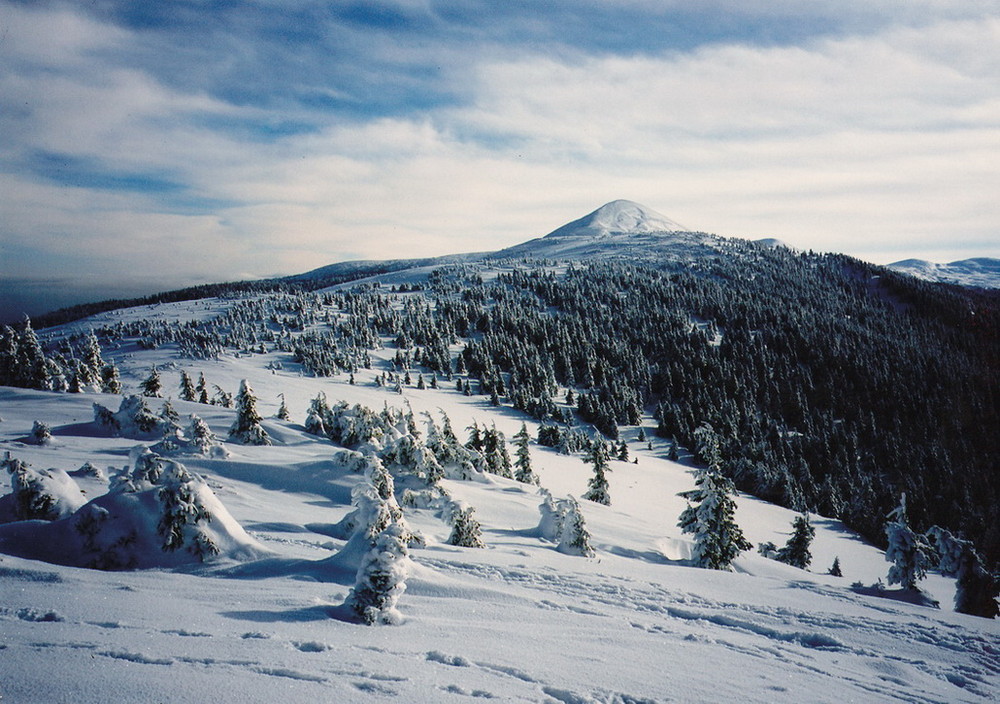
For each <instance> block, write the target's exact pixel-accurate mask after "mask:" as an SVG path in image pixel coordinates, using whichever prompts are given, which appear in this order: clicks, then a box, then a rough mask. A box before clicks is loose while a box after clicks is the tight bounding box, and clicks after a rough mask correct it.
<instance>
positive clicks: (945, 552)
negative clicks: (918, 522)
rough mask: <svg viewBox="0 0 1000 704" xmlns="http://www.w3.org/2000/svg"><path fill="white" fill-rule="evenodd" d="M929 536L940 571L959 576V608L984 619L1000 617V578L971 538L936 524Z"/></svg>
mask: <svg viewBox="0 0 1000 704" xmlns="http://www.w3.org/2000/svg"><path fill="white" fill-rule="evenodd" d="M927 538H928V539H929V540H930V542H931V544H932V545H933V546H934V549H935V550H936V551H937V554H938V558H939V559H938V570H939V571H940V572H941V574H943V575H944V576H946V577H954V578H955V587H956V588H955V611H958V612H960V613H963V614H972V615H973V616H982V617H984V618H996V617H997V616H1000V605H998V604H997V596H998V595H1000V579H998V578H997V577H996V576H994V575H991V574H990V573H989V571H988V570H987V569H986V567H985V566H984V565H983V561H982V558H980V557H979V553H978V552H976V549H975V548H974V547H973V545H972V543H971V542H970V541H968V540H962V539H961V538H957V537H955V536H954V535H952V534H951V531H949V530H946V529H944V528H940V527H938V526H932V527H931V528H930V529H929V530H928V531H927Z"/></svg>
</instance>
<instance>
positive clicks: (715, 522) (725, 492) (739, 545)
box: [677, 467, 753, 570]
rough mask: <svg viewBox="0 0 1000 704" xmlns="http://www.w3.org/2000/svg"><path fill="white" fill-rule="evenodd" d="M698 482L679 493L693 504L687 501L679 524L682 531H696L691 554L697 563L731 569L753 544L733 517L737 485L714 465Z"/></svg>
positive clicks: (705, 471) (705, 470)
mask: <svg viewBox="0 0 1000 704" xmlns="http://www.w3.org/2000/svg"><path fill="white" fill-rule="evenodd" d="M695 486H696V487H697V488H695V489H691V490H690V491H684V492H681V494H680V496H683V497H684V498H685V499H687V500H688V501H689V502H693V503H694V505H692V504H691V503H689V504H688V506H687V508H685V509H684V511H683V512H682V513H681V515H680V519H679V521H678V523H677V525H678V526H679V527H680V529H681V531H682V532H684V533H690V534H692V535H694V550H693V551H692V558H693V560H694V562H695V564H696V565H698V566H699V567H706V568H708V569H713V570H728V569H730V565H731V564H732V561H733V560H735V559H736V558H737V557H738V556H739V554H740V553H741V552H742V551H744V550H749V549H750V548H751V547H753V546H752V545H751V544H750V543H749V541H747V539H746V538H744V537H743V531H742V530H740V527H739V526H738V525H736V521H735V520H734V517H735V513H736V502H735V501H733V493H734V491H735V487H734V486H733V482H732V480H730V479H729V478H728V477H724V476H722V474H720V473H719V472H718V471H717V470H716V469H715V468H714V467H709V468H708V469H704V470H702V471H700V472H699V473H698V478H697V480H696V481H695Z"/></svg>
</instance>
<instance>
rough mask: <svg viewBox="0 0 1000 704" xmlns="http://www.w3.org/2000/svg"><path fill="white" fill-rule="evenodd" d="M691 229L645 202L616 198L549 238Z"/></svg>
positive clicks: (553, 233) (686, 230)
mask: <svg viewBox="0 0 1000 704" xmlns="http://www.w3.org/2000/svg"><path fill="white" fill-rule="evenodd" d="M688 231H689V230H688V228H686V227H684V226H683V225H681V224H680V223H677V222H674V221H673V220H671V219H670V218H668V217H666V216H665V215H660V214H659V213H658V212H656V211H655V210H653V209H651V208H647V207H646V206H645V205H641V204H639V203H635V202H633V201H630V200H613V201H611V202H610V203H605V204H604V205H602V206H601V207H600V208H598V209H597V210H595V211H594V212H592V213H588V214H587V215H584V216H583V217H582V218H580V219H579V220H574V221H573V222H570V223H567V224H565V225H563V226H562V227H560V228H558V229H556V230H553V231H552V232H550V233H549V234H548V235H546V237H584V236H591V237H593V236H597V237H601V236H606V235H612V234H631V235H635V234H644V233H650V232H688Z"/></svg>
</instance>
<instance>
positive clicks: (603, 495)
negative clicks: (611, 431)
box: [583, 439, 611, 506]
mask: <svg viewBox="0 0 1000 704" xmlns="http://www.w3.org/2000/svg"><path fill="white" fill-rule="evenodd" d="M585 461H588V462H590V463H591V464H592V465H593V466H594V476H592V477H591V478H590V481H589V482H588V483H587V493H586V494H584V495H583V498H585V499H586V500H587V501H593V502H595V503H599V504H604V505H605V506H610V505H611V494H610V493H609V489H610V487H609V486H608V472H610V471H611V467H610V466H609V465H608V446H607V444H606V443H605V442H604V441H603V440H600V439H598V440H596V441H595V442H594V444H593V447H591V449H590V454H589V455H588V456H587V459H586V460H585Z"/></svg>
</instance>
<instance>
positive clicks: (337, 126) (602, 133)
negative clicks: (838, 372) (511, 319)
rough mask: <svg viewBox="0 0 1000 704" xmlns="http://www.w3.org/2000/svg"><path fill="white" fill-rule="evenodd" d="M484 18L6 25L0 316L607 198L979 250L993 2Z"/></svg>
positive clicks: (989, 220)
mask: <svg viewBox="0 0 1000 704" xmlns="http://www.w3.org/2000/svg"><path fill="white" fill-rule="evenodd" d="M496 5H499V3H485V2H484V3H470V2H434V1H432V0H425V1H420V0H412V1H407V2H396V3H363V2H358V3H333V4H330V3H319V2H295V3H287V2H282V3H277V2H240V3H212V4H211V5H210V6H209V5H208V4H205V3H200V2H195V1H193V0H192V1H189V2H171V3H125V2H110V1H107V0H103V1H101V0H99V1H98V2H95V3H92V4H87V5H86V6H81V5H79V4H77V3H62V2H38V3H34V2H16V3H12V2H0V63H2V65H4V66H5V70H4V71H3V72H0V190H2V192H3V196H2V197H0V262H2V263H0V298H6V299H7V301H8V302H9V301H11V300H13V299H14V297H15V293H19V295H20V296H21V298H23V297H24V296H23V292H24V290H26V289H25V288H24V287H25V286H28V287H29V288H30V286H31V285H33V286H35V287H36V288H37V287H38V286H42V285H43V283H42V282H50V281H59V282H61V283H60V284H58V285H57V286H58V288H59V290H61V291H63V292H67V295H68V292H69V291H71V290H73V289H74V287H76V288H77V289H80V290H81V293H80V294H79V296H84V294H83V293H82V291H83V289H84V288H86V287H88V286H100V282H104V283H106V284H107V285H108V287H109V295H115V293H114V292H115V291H118V292H125V291H134V292H136V293H138V292H141V291H145V292H151V291H155V290H159V289H162V288H166V287H175V286H181V285H188V284H192V283H198V282H203V281H218V280H229V279H235V278H242V277H248V276H268V275H274V274H284V273H296V272H299V271H303V270H306V269H310V268H313V267H315V266H318V265H322V264H326V263H331V262H334V261H339V260H343V259H351V258H388V257H404V256H428V255H436V254H444V253H450V252H457V251H477V250H489V249H495V248H499V247H503V246H507V245H511V244H515V243H518V242H521V241H524V240H526V239H529V238H531V237H536V236H539V235H541V234H544V233H546V232H548V231H549V230H551V229H554V228H555V227H557V226H559V225H561V224H563V223H564V222H566V221H568V220H572V219H574V218H576V217H579V216H580V215H582V214H583V213H585V212H588V211H590V210H592V209H593V208H595V207H597V206H598V205H600V204H602V203H603V202H606V201H608V200H612V199H615V198H628V199H631V200H636V201H640V202H643V203H646V204H648V205H649V206H651V207H653V208H654V209H656V210H658V211H660V212H664V213H665V214H667V215H668V216H670V217H673V218H676V219H677V220H679V221H681V222H684V223H687V224H689V225H690V226H693V227H697V228H700V229H703V230H706V231H710V232H716V233H718V234H723V235H736V236H747V237H753V238H757V237H765V236H775V237H780V238H781V239H783V240H785V241H787V242H789V243H791V244H793V245H795V246H799V247H802V248H812V249H816V250H829V251H844V252H848V253H851V254H855V255H857V256H861V257H863V258H866V259H870V260H873V261H881V262H887V261H892V260H894V259H901V258H905V257H911V256H918V257H924V258H929V259H936V260H939V261H948V260H952V259H959V258H964V257H971V256H998V254H1000V252H998V251H997V241H998V232H1000V199H997V198H996V194H997V193H998V192H1000V175H998V170H997V169H996V166H995V165H996V164H997V163H1000V84H998V83H997V81H996V76H998V75H1000V6H998V4H997V3H995V2H974V3H973V2H970V3H961V2H960V3H954V2H933V1H927V2H907V3H900V2H881V3H879V2H876V3H872V2H866V3H861V2H834V3H824V4H823V8H818V7H817V8H808V7H807V8H805V9H803V8H802V7H801V3H792V2H771V3H756V2H749V3H729V2H705V3H698V4H692V3H685V2H666V3H664V2H656V3H654V2H642V1H641V0H635V1H632V2H627V1H626V2H606V1H600V0H591V1H589V2H583V1H577V2H573V3H569V2H553V3H543V4H539V3H526V2H524V3H521V2H513V3H503V4H502V7H496ZM541 5H544V7H543V6H541ZM28 282H32V283H31V284H30V285H29V283H28ZM112 289H113V290H112ZM91 293H92V289H87V294H86V295H87V296H89V295H90V294H91ZM79 296H78V297H79ZM84 297H86V296H84ZM97 297H101V296H97ZM17 305H18V306H20V305H21V304H17ZM8 307H9V306H8ZM15 307H17V306H15ZM22 307H23V306H22Z"/></svg>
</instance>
